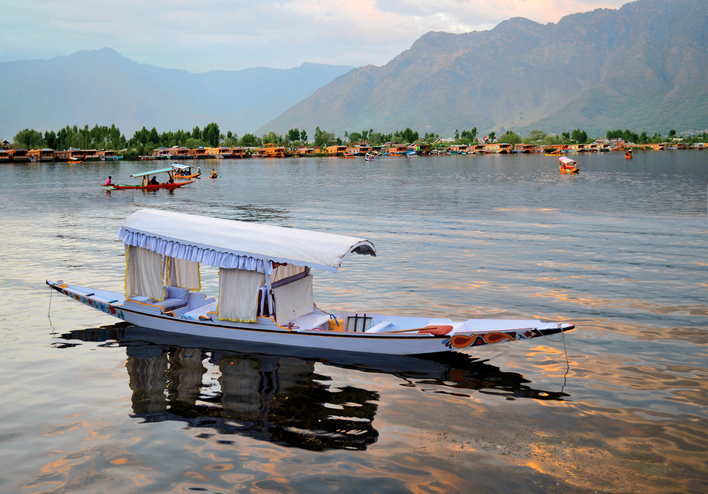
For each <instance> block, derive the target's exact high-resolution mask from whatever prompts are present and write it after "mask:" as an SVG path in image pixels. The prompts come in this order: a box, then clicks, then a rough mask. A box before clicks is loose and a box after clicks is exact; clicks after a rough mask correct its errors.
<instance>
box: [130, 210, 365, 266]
mask: <svg viewBox="0 0 708 494" xmlns="http://www.w3.org/2000/svg"><path fill="white" fill-rule="evenodd" d="M146 237H149V238H155V239H157V241H155V242H150V241H149V240H148V241H147V242H146ZM118 238H120V239H121V240H123V241H124V242H125V243H127V244H129V245H138V243H137V242H138V240H136V239H138V238H140V239H141V240H140V244H139V245H140V246H141V247H146V248H148V249H150V250H155V251H159V250H161V249H162V250H164V249H165V248H164V245H165V244H169V245H171V246H172V247H168V248H169V249H170V250H169V252H170V253H171V255H173V257H180V258H182V257H184V258H190V259H191V260H196V259H197V257H196V256H197V254H195V252H197V251H198V252H199V256H200V257H199V259H200V262H206V261H207V259H209V258H213V257H214V256H213V255H212V254H214V253H216V254H217V255H219V254H224V255H226V256H227V257H233V256H237V257H238V258H239V259H241V261H243V259H244V258H252V259H256V260H261V261H274V262H280V263H289V264H295V265H297V266H308V267H311V268H316V269H322V270H327V271H337V269H338V268H339V266H340V265H341V263H342V260H343V259H344V256H346V255H347V254H349V253H350V252H356V253H358V254H369V255H372V256H375V255H376V248H375V247H374V244H373V243H371V242H369V241H368V240H365V239H362V238H355V237H347V236H344V235H336V234H332V233H321V232H314V231H308V230H297V229H295V228H285V227H281V226H275V225H267V224H260V223H248V222H242V221H233V220H225V219H220V218H211V217H206V216H195V215H189V214H183V213H174V212H170V211H161V210H157V209H141V210H139V211H136V212H135V213H133V214H132V215H130V216H129V217H128V218H127V219H126V220H125V221H124V222H123V224H122V225H121V226H120V230H119V231H118ZM175 244H177V246H178V247H180V248H175ZM151 245H152V247H151ZM182 247H186V248H185V249H182ZM183 251H186V252H189V254H184V255H182V254H181V252H183ZM161 253H164V252H161ZM175 253H176V254H175ZM207 254H208V255H207ZM222 257H223V256H222ZM261 264H262V263H261ZM214 265H221V266H222V267H226V266H225V265H223V261H222V264H216V263H215V264H214ZM247 269H254V268H247ZM258 270H259V271H261V268H258Z"/></svg>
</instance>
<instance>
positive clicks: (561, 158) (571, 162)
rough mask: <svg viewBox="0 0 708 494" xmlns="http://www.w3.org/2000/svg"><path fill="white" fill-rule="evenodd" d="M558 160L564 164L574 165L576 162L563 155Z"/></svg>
mask: <svg viewBox="0 0 708 494" xmlns="http://www.w3.org/2000/svg"><path fill="white" fill-rule="evenodd" d="M558 161H560V162H561V163H563V164H564V165H574V164H575V163H576V162H575V161H574V160H572V159H570V158H566V157H565V156H561V157H560V158H558Z"/></svg>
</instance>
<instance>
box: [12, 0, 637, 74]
mask: <svg viewBox="0 0 708 494" xmlns="http://www.w3.org/2000/svg"><path fill="white" fill-rule="evenodd" d="M625 1H626V0H496V1H495V2H489V1H488V0H437V1H436V2H430V1H429V0H426V1H422V0H263V1H261V2H256V3H253V2H246V1H242V0H198V1H197V0H177V1H167V0H154V1H153V0H151V1H149V2H145V1H137V0H66V1H62V2H59V1H41V0H23V1H22V2H15V1H14V0H0V7H1V8H2V9H3V20H4V22H3V29H2V30H1V31H0V61H10V60H18V59H32V58H51V57H54V56H59V55H70V54H71V53H74V52H76V51H78V50H93V49H100V48H103V47H110V48H113V49H115V50H117V51H118V52H120V53H121V54H122V55H124V56H126V57H128V58H130V59H132V60H134V61H136V62H140V63H148V64H151V65H156V66H160V67H170V68H182V69H185V70H189V71H191V72H201V71H207V70H217V69H224V70H237V69H242V68H247V67H255V66H267V67H282V68H287V67H295V66H298V65H300V64H301V63H303V62H306V61H309V62H320V63H333V64H347V65H355V66H359V65H366V64H375V65H382V64H385V63H387V62H388V61H389V60H391V59H392V58H393V57H395V56H396V55H398V54H399V53H400V52H402V51H404V50H406V49H407V48H409V47H410V45H411V44H412V43H413V42H414V41H415V40H416V39H417V38H419V37H420V36H421V35H423V34H425V33H427V32H429V31H445V32H451V33H461V32H469V31H474V30H485V29H490V28H492V27H494V26H495V25H497V24H498V23H499V22H501V21H503V20H505V19H508V18H511V17H527V18H529V19H531V20H534V21H536V22H541V23H546V22H557V21H558V20H559V19H560V18H561V17H562V16H564V15H567V14H571V13H576V12H585V11H589V10H593V9H595V8H599V7H611V8H618V7H620V6H621V4H622V3H624V2H625Z"/></svg>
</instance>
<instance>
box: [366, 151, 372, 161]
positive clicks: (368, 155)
mask: <svg viewBox="0 0 708 494" xmlns="http://www.w3.org/2000/svg"><path fill="white" fill-rule="evenodd" d="M364 161H374V155H373V154H369V153H367V154H366V155H364Z"/></svg>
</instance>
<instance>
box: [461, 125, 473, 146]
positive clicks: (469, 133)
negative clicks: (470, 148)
mask: <svg viewBox="0 0 708 494" xmlns="http://www.w3.org/2000/svg"><path fill="white" fill-rule="evenodd" d="M460 139H462V140H463V141H465V142H466V143H469V144H472V143H473V142H475V141H476V140H477V127H472V129H471V130H463V131H462V132H461V133H460Z"/></svg>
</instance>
